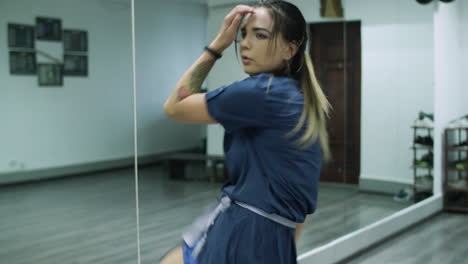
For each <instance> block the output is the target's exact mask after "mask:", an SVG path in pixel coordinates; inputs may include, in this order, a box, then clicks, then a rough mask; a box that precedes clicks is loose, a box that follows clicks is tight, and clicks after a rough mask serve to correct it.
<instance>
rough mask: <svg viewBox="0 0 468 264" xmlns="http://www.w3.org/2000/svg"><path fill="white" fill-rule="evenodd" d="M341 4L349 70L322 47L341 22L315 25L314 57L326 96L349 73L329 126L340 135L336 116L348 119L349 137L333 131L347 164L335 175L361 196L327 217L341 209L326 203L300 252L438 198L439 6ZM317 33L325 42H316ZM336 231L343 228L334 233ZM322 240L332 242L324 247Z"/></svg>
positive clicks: (358, 0)
mask: <svg viewBox="0 0 468 264" xmlns="http://www.w3.org/2000/svg"><path fill="white" fill-rule="evenodd" d="M326 2H332V1H326ZM341 2H342V5H343V8H344V14H345V19H344V20H345V21H344V22H343V23H344V25H343V27H342V28H341V30H342V34H343V36H344V37H343V38H344V39H346V41H345V49H344V51H343V52H344V58H345V60H344V67H343V68H344V69H343V70H341V71H340V70H339V69H334V68H333V67H332V66H333V62H330V61H326V62H325V63H324V60H325V59H329V60H332V59H333V57H330V55H329V54H330V53H331V52H333V47H332V46H330V45H329V44H328V43H327V42H326V41H322V38H323V35H325V34H322V33H321V32H322V31H320V28H326V27H331V26H333V24H336V22H334V21H326V20H324V19H321V20H318V21H316V19H315V18H312V19H311V20H312V30H311V35H312V36H311V39H312V40H311V42H312V45H311V51H312V52H314V50H316V49H318V50H319V51H320V52H317V56H315V57H314V56H313V58H314V60H315V63H316V67H317V68H318V69H317V71H319V72H320V71H321V70H320V69H323V70H326V71H327V72H322V74H320V77H319V78H321V82H322V84H323V86H324V89H325V90H329V89H332V88H334V85H328V83H329V82H330V80H329V79H331V80H334V81H336V80H337V79H338V78H339V77H337V75H338V74H339V73H341V74H344V77H343V82H344V85H343V87H344V90H343V91H340V90H334V91H333V90H332V91H330V90H329V91H328V96H329V97H330V101H331V102H332V104H333V101H335V102H336V105H333V107H334V109H335V110H337V113H336V112H334V113H333V114H332V116H331V119H330V122H331V125H330V127H329V128H330V129H336V127H335V128H334V127H333V122H334V118H337V115H339V114H340V113H343V114H344V119H345V121H344V122H342V123H339V124H341V125H343V126H342V127H341V129H342V130H339V129H338V133H340V132H342V133H343V135H344V138H342V139H341V140H340V138H336V137H335V138H334V135H335V132H336V131H335V132H333V131H330V135H331V140H330V142H331V144H332V148H333V144H334V143H336V144H337V145H338V146H341V149H338V151H336V152H335V154H340V153H341V152H343V153H344V154H343V155H344V158H345V159H344V160H345V162H344V163H343V165H342V166H340V164H336V162H339V160H337V159H335V163H331V164H330V165H331V166H333V168H331V169H332V170H333V169H335V170H340V169H341V168H343V169H342V175H343V177H344V181H343V182H344V184H343V186H342V187H343V188H344V187H346V190H348V191H349V190H354V191H350V192H349V193H348V195H347V196H345V197H343V198H342V199H341V200H340V201H341V202H343V206H344V208H345V210H344V211H342V212H339V211H335V212H331V213H329V214H328V216H325V212H327V211H331V210H332V208H333V207H332V206H330V205H328V204H325V203H322V204H319V209H318V210H317V213H316V214H315V215H313V216H312V217H311V218H310V219H309V222H310V224H308V225H306V230H305V232H304V235H305V236H304V238H303V240H302V241H301V243H302V244H300V246H301V247H300V249H299V252H301V251H302V250H306V249H311V248H314V247H316V246H318V245H321V244H323V243H324V242H327V240H328V241H330V240H332V239H336V238H338V237H340V236H342V235H344V234H347V233H350V232H352V231H355V230H357V229H359V228H361V227H364V226H366V225H369V224H371V223H374V222H375V221H377V220H379V219H382V218H384V217H386V216H388V215H390V214H392V213H394V212H397V211H399V210H401V209H403V208H405V207H407V206H409V205H411V204H413V203H414V202H418V201H421V200H423V199H425V198H427V197H429V196H430V195H432V151H431V148H432V123H433V115H432V113H433V100H432V99H433V87H432V86H433V84H432V77H431V76H432V71H433V67H432V65H433V51H432V47H433V46H432V41H433V33H432V6H427V5H426V6H424V5H420V4H418V3H417V2H416V1H386V2H385V3H384V2H383V1H370V0H345V1H341ZM312 11H313V10H311V12H312ZM317 22H319V23H317ZM335 30H339V29H335ZM324 31H325V32H326V33H328V34H331V33H329V32H330V30H328V31H327V30H324ZM314 33H315V35H316V36H318V37H319V40H317V38H315V40H316V41H314ZM317 42H319V43H317ZM317 45H320V47H318V48H317V47H315V46H317ZM332 98H339V100H341V101H338V100H334V99H332ZM340 151H341V152H340ZM324 172H327V168H326V169H325V170H324ZM323 176H324V175H323V174H322V177H323ZM322 179H323V180H326V178H322ZM323 185H325V184H323ZM342 193H344V192H342ZM321 194H324V188H322V189H321ZM319 202H320V199H319ZM333 226H339V227H340V228H341V229H340V230H338V231H337V232H335V233H334V234H332V235H330V234H327V233H331V231H332V230H334V228H333ZM323 230H326V231H327V232H323ZM322 234H323V236H326V237H327V239H323V240H321V241H319V240H318V238H317V237H320V236H321V235H322ZM306 237H308V238H310V240H309V239H306ZM309 241H313V242H310V243H309Z"/></svg>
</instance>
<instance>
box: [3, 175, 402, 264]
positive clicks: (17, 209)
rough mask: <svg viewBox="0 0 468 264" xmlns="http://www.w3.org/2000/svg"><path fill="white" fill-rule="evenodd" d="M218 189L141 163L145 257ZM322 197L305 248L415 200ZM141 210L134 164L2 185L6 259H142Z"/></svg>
mask: <svg viewBox="0 0 468 264" xmlns="http://www.w3.org/2000/svg"><path fill="white" fill-rule="evenodd" d="M220 187H221V184H220V183H208V182H203V181H198V182H197V181H192V182H186V181H170V180H168V179H167V172H166V171H165V170H164V169H163V168H161V167H159V166H154V167H146V168H144V169H141V170H140V171H139V203H140V207H139V212H140V215H139V216H140V240H141V258H142V263H156V260H157V259H158V258H159V257H160V256H162V255H163V254H164V253H165V252H166V251H167V250H168V249H170V248H171V247H172V246H175V245H177V244H178V243H180V235H181V233H182V232H183V228H184V227H186V226H187V225H189V224H190V223H191V221H192V220H193V218H195V217H196V216H197V215H198V214H199V213H200V212H201V211H202V210H203V208H205V207H206V206H208V205H209V204H210V203H212V202H213V201H214V200H215V199H216V197H217V195H218V193H219V189H220ZM318 203H319V209H318V210H317V212H316V213H315V214H314V215H312V216H311V217H310V218H309V219H308V222H307V223H306V226H305V229H304V232H303V236H302V238H301V240H300V243H299V245H298V253H299V254H301V253H304V252H306V251H308V250H310V249H312V248H314V247H317V246H320V245H323V244H325V243H326V242H329V241H331V240H333V239H335V238H337V237H339V236H341V235H344V234H347V233H349V232H352V231H354V230H356V229H358V228H360V227H363V226H365V225H368V224H369V223H373V222H375V221H376V220H378V219H381V218H383V217H385V216H388V215H390V214H392V213H394V212H396V211H399V210H400V209H402V208H404V207H406V206H408V205H409V204H405V203H397V202H394V201H393V200H392V197H389V196H383V195H376V194H368V193H361V192H358V191H357V189H356V188H355V187H347V186H342V185H331V184H322V185H321V187H320V194H319V202H318ZM135 209H136V208H135V185H134V174H133V170H132V169H124V170H116V171H108V172H101V173H94V174H89V175H80V176H74V177H67V178H62V179H53V180H46V181H38V182H31V183H25V184H17V185H7V186H0V216H1V217H0V263H2V264H3V263H8V264H30V263H37V264H41V263H44V264H45V263H47V264H55V263H57V264H58V263H60V264H65V263H67V264H68V263H73V264H78V263H100V264H101V263H137V261H136V260H137V235H136V212H135V211H136V210H135ZM355 263H358V262H355ZM369 263H371V262H369ZM374 263H375V262H374ZM380 263H381V262H380Z"/></svg>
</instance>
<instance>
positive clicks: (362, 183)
mask: <svg viewBox="0 0 468 264" xmlns="http://www.w3.org/2000/svg"><path fill="white" fill-rule="evenodd" d="M405 188H410V189H411V188H413V187H412V185H411V184H409V183H402V182H394V181H387V180H375V179H369V178H361V179H359V190H360V191H365V192H377V193H385V194H396V193H397V192H398V191H399V190H401V189H405Z"/></svg>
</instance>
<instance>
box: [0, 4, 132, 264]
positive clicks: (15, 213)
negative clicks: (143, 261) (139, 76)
mask: <svg viewBox="0 0 468 264" xmlns="http://www.w3.org/2000/svg"><path fill="white" fill-rule="evenodd" d="M83 14H86V15H83ZM0 22H1V23H0V24H1V26H0V50H2V51H4V52H3V54H4V55H5V56H2V57H1V59H2V63H1V65H2V67H1V70H0V87H1V88H0V109H1V111H0V112H1V114H0V122H1V123H2V126H1V127H2V129H1V132H0V146H1V147H0V148H1V151H0V215H1V216H2V217H1V219H0V230H1V234H2V235H1V237H2V238H1V240H2V242H1V244H2V246H1V247H0V259H1V262H2V263H9V264H16V263H126V262H134V260H136V258H137V252H138V250H137V241H136V220H135V209H136V207H135V181H134V180H135V174H134V168H133V166H134V161H133V160H134V146H133V137H134V135H133V106H132V101H133V100H132V68H131V61H132V57H131V56H132V54H131V20H130V0H118V1H115V0H112V1H111V0H98V1H72V0H66V1H57V0H47V1H33V0H25V1H13V0H5V1H1V3H0ZM18 25H19V26H18ZM34 33H35V34H34Z"/></svg>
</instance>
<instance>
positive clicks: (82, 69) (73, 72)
mask: <svg viewBox="0 0 468 264" xmlns="http://www.w3.org/2000/svg"><path fill="white" fill-rule="evenodd" d="M63 74H64V75H67V76H88V56H86V55H71V54H65V55H63Z"/></svg>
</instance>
